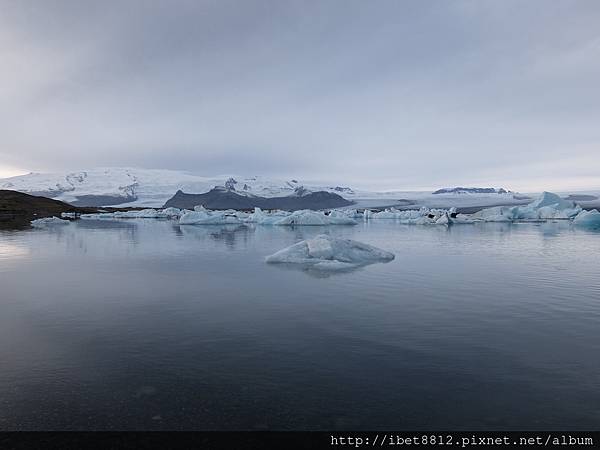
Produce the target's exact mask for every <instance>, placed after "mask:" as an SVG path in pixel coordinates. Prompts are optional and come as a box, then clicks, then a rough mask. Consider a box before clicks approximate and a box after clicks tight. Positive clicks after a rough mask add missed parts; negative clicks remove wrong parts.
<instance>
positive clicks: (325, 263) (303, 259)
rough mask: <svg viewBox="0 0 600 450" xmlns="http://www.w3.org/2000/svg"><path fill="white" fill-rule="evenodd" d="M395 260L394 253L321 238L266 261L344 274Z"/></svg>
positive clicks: (361, 244)
mask: <svg viewBox="0 0 600 450" xmlns="http://www.w3.org/2000/svg"><path fill="white" fill-rule="evenodd" d="M393 259H394V254H393V253H390V252H386V251H385V250H381V249H379V248H377V247H373V246H372V245H368V244H364V243H362V242H358V241H353V240H350V239H336V238H333V237H331V236H328V235H325V234H321V235H319V236H316V237H314V238H312V239H306V240H304V241H300V242H298V243H296V244H294V245H291V246H289V247H287V248H284V249H283V250H279V251H278V252H277V253H274V254H273V255H270V256H267V257H266V259H265V261H266V262H268V263H282V264H299V265H303V266H310V267H311V268H315V269H319V270H344V269H351V268H354V267H359V266H364V265H367V264H373V263H378V262H389V261H391V260H393Z"/></svg>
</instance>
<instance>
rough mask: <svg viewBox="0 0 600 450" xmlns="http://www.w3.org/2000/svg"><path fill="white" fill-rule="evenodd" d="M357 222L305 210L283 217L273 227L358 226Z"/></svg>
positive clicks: (347, 218)
mask: <svg viewBox="0 0 600 450" xmlns="http://www.w3.org/2000/svg"><path fill="white" fill-rule="evenodd" d="M356 224H357V222H356V220H354V219H350V218H349V217H340V216H339V215H334V216H331V215H328V216H327V215H325V213H322V212H319V211H312V210H309V209H304V210H301V211H294V212H293V213H292V214H290V215H288V216H285V217H282V218H281V219H279V220H277V221H275V222H273V223H272V225H356Z"/></svg>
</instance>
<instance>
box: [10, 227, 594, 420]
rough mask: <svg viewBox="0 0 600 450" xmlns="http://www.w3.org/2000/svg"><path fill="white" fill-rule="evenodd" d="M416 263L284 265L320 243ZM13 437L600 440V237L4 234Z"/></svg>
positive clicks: (199, 230) (208, 230) (442, 232)
mask: <svg viewBox="0 0 600 450" xmlns="http://www.w3.org/2000/svg"><path fill="white" fill-rule="evenodd" d="M321 233H330V234H334V235H336V236H340V237H348V238H351V239H356V240H359V241H363V242H366V243H368V244H372V245H375V246H378V247H380V248H382V249H385V250H389V251H392V252H394V253H395V254H396V259H395V260H394V261H392V262H390V263H387V264H374V265H371V266H368V267H364V268H361V269H358V270H355V271H351V272H344V273H339V274H327V273H321V272H315V271H312V272H311V271H306V270H300V269H293V268H282V267H278V266H274V265H268V264H265V263H264V262H263V261H264V257H265V256H267V255H269V254H271V253H274V252H275V251H277V250H279V249H281V248H284V247H286V246H288V245H291V244H293V243H294V242H297V241H299V240H301V239H305V238H308V237H311V236H314V235H316V234H321ZM0 405H1V407H0V429H1V430H16V429H20V430H23V429H29V430H31V429H34V430H54V429H70V430H81V429H93V430H115V429H129V430H130V429H150V430H161V429H210V430H215V429H221V430H230V429H245V430H265V429H274V430H307V429H310V430H319V429H394V430H402V429H436V428H437V429H457V430H458V429H546V428H554V429H597V428H598V425H599V424H600V233H598V232H590V231H585V230H579V229H575V228H573V227H572V226H570V225H569V224H568V223H547V224H515V225H509V224H481V225H464V226H454V227H451V228H449V229H447V228H445V227H419V226H406V225H400V224H396V223H394V222H393V221H379V222H371V223H369V224H362V223H361V224H359V225H358V226H354V227H352V226H347V227H329V228H325V229H323V228H319V227H301V228H295V229H292V228H288V227H246V226H239V227H238V226H227V227H222V226H204V227H202V226H200V227H198V226H196V227H194V226H186V227H179V226H177V225H175V224H174V223H173V222H169V221H160V220H122V221H102V222H101V221H79V222H76V223H72V224H70V225H68V226H63V227H61V226H58V227H54V228H49V229H46V230H27V231H18V232H6V231H2V232H0Z"/></svg>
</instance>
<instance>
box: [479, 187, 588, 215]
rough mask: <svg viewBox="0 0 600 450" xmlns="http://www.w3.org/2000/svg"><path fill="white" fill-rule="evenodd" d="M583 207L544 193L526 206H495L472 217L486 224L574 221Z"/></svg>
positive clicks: (549, 193)
mask: <svg viewBox="0 0 600 450" xmlns="http://www.w3.org/2000/svg"><path fill="white" fill-rule="evenodd" d="M580 212H581V207H580V206H579V205H576V204H575V203H573V202H572V201H570V200H565V199H563V198H561V197H559V196H558V195H556V194H553V193H551V192H543V193H542V194H541V195H540V196H539V197H538V198H537V199H536V200H534V201H533V202H531V203H529V204H528V205H525V206H495V207H492V208H485V209H482V210H481V211H478V212H476V213H474V214H472V215H471V217H472V218H473V219H475V220H480V221H484V222H513V221H515V220H533V221H540V220H552V219H572V218H573V217H575V216H576V215H577V214H579V213H580Z"/></svg>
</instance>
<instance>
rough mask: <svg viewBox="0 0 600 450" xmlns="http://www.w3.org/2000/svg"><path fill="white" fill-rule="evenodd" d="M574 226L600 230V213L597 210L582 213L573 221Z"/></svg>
mask: <svg viewBox="0 0 600 450" xmlns="http://www.w3.org/2000/svg"><path fill="white" fill-rule="evenodd" d="M573 224H574V225H577V226H579V227H586V228H600V212H598V210H597V209H592V210H591V211H581V212H580V213H579V214H577V216H576V217H575V219H573Z"/></svg>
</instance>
